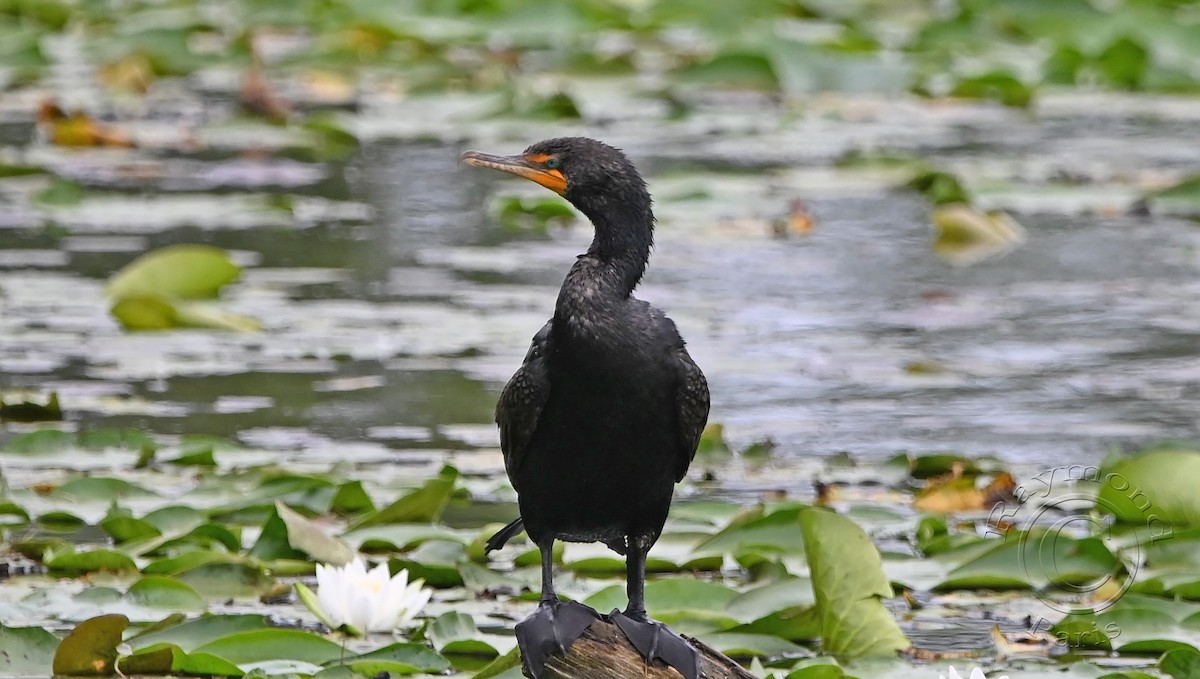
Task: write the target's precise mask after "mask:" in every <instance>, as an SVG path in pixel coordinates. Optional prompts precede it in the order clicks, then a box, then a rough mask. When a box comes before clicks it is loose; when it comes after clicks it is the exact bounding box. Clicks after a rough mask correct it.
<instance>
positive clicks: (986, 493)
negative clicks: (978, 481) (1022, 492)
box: [913, 472, 1017, 514]
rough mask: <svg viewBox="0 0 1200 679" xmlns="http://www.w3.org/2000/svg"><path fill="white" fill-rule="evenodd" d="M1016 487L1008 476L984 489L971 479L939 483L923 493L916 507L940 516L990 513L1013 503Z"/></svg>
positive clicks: (998, 479) (940, 481)
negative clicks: (968, 512)
mask: <svg viewBox="0 0 1200 679" xmlns="http://www.w3.org/2000/svg"><path fill="white" fill-rule="evenodd" d="M1016 487H1017V482H1016V481H1015V480H1014V479H1013V477H1012V475H1011V474H1008V473H1007V472H1005V473H1002V474H999V475H997V476H996V478H995V479H993V480H992V482H991V483H989V484H988V485H987V486H985V487H983V488H977V487H976V486H975V479H974V478H972V477H959V478H954V477H950V478H945V479H937V480H933V481H930V483H929V484H928V485H927V486H926V487H925V488H923V489H921V492H920V493H918V494H917V497H916V499H915V500H914V501H913V507H915V508H916V509H919V510H921V511H923V512H933V513H937V514H947V513H950V512H961V511H969V510H979V509H990V508H992V507H994V506H996V504H997V503H1000V502H1005V501H1011V499H1012V494H1013V491H1014V490H1016Z"/></svg>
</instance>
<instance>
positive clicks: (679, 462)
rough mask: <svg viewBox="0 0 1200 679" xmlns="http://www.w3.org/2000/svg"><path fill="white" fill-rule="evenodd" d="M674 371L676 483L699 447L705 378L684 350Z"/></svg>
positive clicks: (704, 415) (705, 413) (704, 412)
mask: <svg viewBox="0 0 1200 679" xmlns="http://www.w3.org/2000/svg"><path fill="white" fill-rule="evenodd" d="M678 357H679V360H678V363H677V366H678V367H677V371H678V373H679V381H678V382H677V384H678V385H679V386H677V387H676V390H675V411H676V414H677V417H678V420H679V442H680V444H681V445H680V449H679V452H678V457H677V459H676V462H675V481H676V482H677V483H678V482H679V481H682V480H683V477H684V476H685V475H686V474H687V470H688V466H690V465H691V464H692V458H694V457H696V448H697V447H699V446H700V434H702V433H703V432H704V425H705V424H706V423H707V422H708V381H707V380H705V379H704V373H703V372H701V371H700V366H698V365H696V362H695V361H693V360H692V357H691V356H689V355H688V352H687V349H684V348H682V347H681V348H680V349H679V352H678Z"/></svg>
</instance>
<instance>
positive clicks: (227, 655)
mask: <svg viewBox="0 0 1200 679" xmlns="http://www.w3.org/2000/svg"><path fill="white" fill-rule="evenodd" d="M192 652H193V653H208V654H211V655H215V656H217V657H220V658H224V659H226V660H228V661H230V662H233V663H237V664H239V665H242V664H245V663H252V662H259V661H263V660H300V661H303V662H308V663H314V664H317V665H319V664H321V663H324V662H328V661H330V660H334V659H336V658H339V657H342V655H343V654H344V653H345V651H343V650H342V646H341V644H337V643H334V642H332V641H330V640H328V639H326V638H324V637H321V636H317V635H316V634H313V633H311V632H305V631H303V630H297V629H252V630H247V631H243V632H234V633H233V634H230V635H229V636H224V637H221V638H219V639H214V640H212V641H210V642H208V643H205V644H203V645H201V646H199V647H197V648H196V649H195V650H194V651H192Z"/></svg>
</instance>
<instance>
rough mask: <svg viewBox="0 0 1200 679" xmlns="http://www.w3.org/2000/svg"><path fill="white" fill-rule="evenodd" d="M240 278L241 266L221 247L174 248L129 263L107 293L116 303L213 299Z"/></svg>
mask: <svg viewBox="0 0 1200 679" xmlns="http://www.w3.org/2000/svg"><path fill="white" fill-rule="evenodd" d="M239 275H241V267H239V266H237V265H236V264H234V263H233V262H232V261H231V260H230V259H229V255H228V253H226V252H225V251H224V250H221V249H220V248H214V247H212V246H208V245H172V246H168V247H165V248H159V249H158V250H155V251H153V252H149V253H146V254H144V255H142V256H140V257H138V258H137V259H135V260H133V261H132V262H130V263H129V264H127V265H126V266H125V268H123V269H121V270H120V271H118V272H117V273H116V274H115V275H114V276H113V277H112V279H110V280H109V282H108V285H106V286H105V289H104V291H105V294H107V295H108V296H109V297H110V298H111V299H114V300H122V299H126V298H129V297H138V296H143V295H149V296H161V297H170V298H177V299H211V298H214V297H216V296H217V294H218V293H219V292H220V290H221V288H222V287H224V286H225V285H227V284H229V283H231V282H233V281H235V280H237V278H238V276H239Z"/></svg>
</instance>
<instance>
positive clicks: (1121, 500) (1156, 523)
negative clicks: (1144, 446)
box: [1096, 449, 1200, 530]
mask: <svg viewBox="0 0 1200 679" xmlns="http://www.w3.org/2000/svg"><path fill="white" fill-rule="evenodd" d="M1101 472H1102V473H1103V475H1104V483H1103V484H1102V486H1101V488H1100V494H1099V496H1098V497H1097V498H1096V508H1097V509H1098V510H1100V511H1102V512H1105V513H1107V514H1112V515H1113V516H1115V517H1116V518H1117V520H1118V521H1123V522H1126V523H1135V524H1139V525H1147V526H1150V527H1152V528H1154V527H1159V529H1160V530H1163V529H1165V528H1164V526H1167V525H1176V526H1200V497H1198V496H1197V494H1196V492H1195V487H1194V484H1192V483H1191V480H1192V479H1196V478H1200V450H1188V449H1154V450H1149V451H1146V452H1143V453H1140V454H1138V455H1136V456H1134V457H1132V458H1129V459H1126V460H1120V461H1118V462H1116V463H1115V464H1112V465H1110V466H1107V467H1105V468H1104V469H1102V470H1101Z"/></svg>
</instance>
